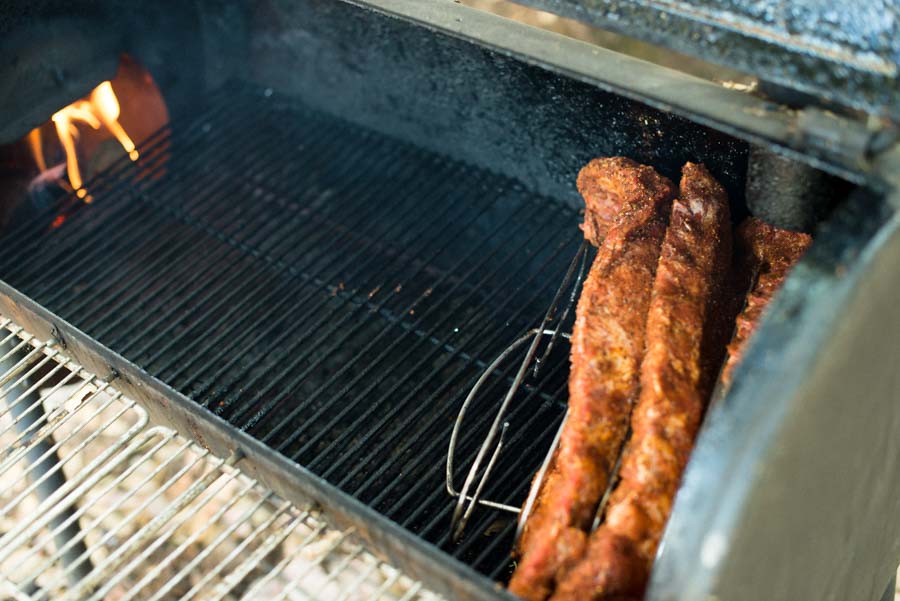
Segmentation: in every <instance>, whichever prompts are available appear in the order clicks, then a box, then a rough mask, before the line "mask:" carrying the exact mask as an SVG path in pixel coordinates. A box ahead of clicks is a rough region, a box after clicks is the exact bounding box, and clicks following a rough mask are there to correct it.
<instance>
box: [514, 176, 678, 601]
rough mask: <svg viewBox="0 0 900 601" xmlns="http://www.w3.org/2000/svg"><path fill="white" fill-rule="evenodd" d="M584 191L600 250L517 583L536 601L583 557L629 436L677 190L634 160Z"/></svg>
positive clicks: (588, 223)
mask: <svg viewBox="0 0 900 601" xmlns="http://www.w3.org/2000/svg"><path fill="white" fill-rule="evenodd" d="M579 189H580V190H581V191H582V193H583V194H584V195H585V201H586V204H587V210H586V215H585V224H584V226H583V227H584V231H585V237H586V238H587V239H588V240H590V241H591V242H593V243H595V244H596V243H600V249H599V252H598V253H597V257H596V258H595V259H594V262H593V264H592V266H591V269H590V273H589V274H588V276H587V279H586V280H585V283H584V288H583V290H582V293H581V298H580V299H579V302H578V306H577V309H576V322H575V327H574V330H573V333H572V351H571V372H570V376H569V413H568V419H567V421H566V425H565V427H564V428H563V432H562V436H561V438H560V446H559V450H558V453H557V456H556V458H555V461H554V466H553V469H552V470H550V471H549V473H548V474H547V476H546V477H545V479H544V484H543V486H542V490H541V492H540V495H539V496H538V501H537V503H536V506H535V508H534V511H533V512H532V514H531V516H530V517H529V519H528V521H527V523H526V525H525V531H524V533H523V536H522V540H521V542H520V545H519V561H518V565H517V568H516V571H515V573H514V574H513V577H512V580H511V581H510V585H509V588H510V590H511V591H512V592H513V593H515V594H517V595H519V596H520V597H523V598H525V599H528V600H530V601H538V600H542V599H545V598H546V597H547V596H548V595H549V594H550V593H552V592H553V588H554V586H555V581H556V577H557V574H558V573H560V572H561V571H565V569H566V566H567V565H568V563H569V562H570V561H571V559H572V558H577V557H579V556H580V555H581V553H582V552H583V545H584V542H585V538H586V534H585V532H586V530H587V529H588V528H589V527H590V525H591V523H592V521H593V519H594V513H595V511H596V507H597V505H598V503H599V501H600V498H601V496H602V495H603V493H604V491H605V489H606V487H607V482H608V479H609V476H610V472H611V471H612V469H613V466H614V463H615V461H616V458H617V455H618V453H619V450H620V448H621V444H622V441H623V438H624V437H625V433H626V431H627V426H628V419H629V415H630V413H631V407H632V403H633V401H634V398H635V397H636V395H637V388H638V374H639V366H640V361H641V357H642V355H643V352H644V333H645V330H646V321H647V311H648V308H649V304H650V294H651V289H652V286H653V280H654V276H655V273H656V266H657V263H658V260H659V250H660V245H661V244H662V240H663V237H664V235H665V230H666V220H667V217H668V214H669V209H670V206H671V199H672V196H673V193H674V188H673V186H672V183H671V182H670V181H669V180H667V179H666V178H664V177H662V176H660V175H658V174H657V173H656V172H655V171H654V170H653V169H651V168H650V167H646V166H642V165H638V164H637V163H635V162H633V161H630V160H628V159H624V158H611V159H599V160H596V161H593V162H592V163H591V164H590V165H589V166H588V167H587V168H586V170H585V171H583V172H582V175H581V176H580V177H579ZM614 208H618V212H617V213H616V216H615V218H614V219H613V220H612V225H611V226H609V227H608V232H606V233H605V235H604V231H605V230H606V224H608V223H609V215H610V213H611V212H612V211H613V210H614Z"/></svg>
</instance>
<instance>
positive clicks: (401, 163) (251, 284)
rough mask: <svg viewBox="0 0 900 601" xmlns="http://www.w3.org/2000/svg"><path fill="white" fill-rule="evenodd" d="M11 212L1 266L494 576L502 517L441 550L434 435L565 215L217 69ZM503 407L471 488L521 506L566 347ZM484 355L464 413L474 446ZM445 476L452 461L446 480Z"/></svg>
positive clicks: (536, 311) (560, 388) (547, 296)
mask: <svg viewBox="0 0 900 601" xmlns="http://www.w3.org/2000/svg"><path fill="white" fill-rule="evenodd" d="M209 104H210V106H209V108H208V110H206V111H205V112H203V113H202V114H200V115H199V116H197V117H196V119H194V120H193V121H192V122H191V123H175V124H173V125H172V127H171V128H170V129H169V130H166V131H164V132H160V133H158V134H157V135H156V136H154V137H153V138H152V139H150V140H149V141H148V142H147V143H146V144H144V148H142V150H141V159H140V161H138V162H137V163H135V164H131V163H128V162H123V163H120V164H117V165H115V166H113V167H112V168H110V169H108V170H107V171H106V172H105V173H103V174H101V175H100V176H99V177H97V178H96V179H95V180H94V181H93V182H91V183H89V184H88V189H89V190H90V194H91V197H92V198H93V202H91V203H90V204H84V203H82V202H80V201H78V200H77V199H75V198H74V197H63V198H61V199H60V200H59V201H58V202H57V203H56V204H55V205H54V206H53V207H52V209H51V210H45V211H40V212H37V213H36V214H35V215H32V216H30V217H29V218H28V219H27V220H25V221H24V222H23V223H22V224H20V225H19V226H17V227H16V228H14V229H13V230H12V231H11V232H10V233H9V234H8V235H7V236H6V239H5V244H4V250H3V252H2V255H0V277H2V278H3V279H4V281H6V282H7V283H9V284H10V285H12V286H14V287H16V288H17V289H19V290H20V291H22V292H23V293H24V294H26V295H28V296H30V297H31V298H33V299H34V300H36V301H37V302H39V303H40V304H42V305H43V306H45V307H47V308H48V309H49V310H51V311H53V312H54V313H56V314H57V315H59V316H60V317H62V318H63V319H66V320H67V321H69V322H70V323H72V324H73V325H75V326H76V327H78V328H80V329H82V330H83V331H85V332H86V333H87V334H89V335H91V336H92V337H94V338H95V339H97V340H98V341H99V342H101V343H103V344H105V345H106V346H108V347H109V348H111V349H112V350H114V351H116V352H119V353H121V354H122V355H124V356H125V357H126V358H128V359H130V360H131V361H133V362H135V363H136V364H138V365H140V366H141V367H143V368H144V369H146V370H147V371H148V372H149V373H150V374H152V375H154V376H156V377H158V378H159V379H161V380H162V381H164V382H166V383H168V384H169V385H171V386H173V387H174V388H176V389H178V390H180V391H182V392H183V393H184V394H186V395H187V396H189V397H190V398H191V399H193V400H194V401H196V402H197V403H199V404H201V405H203V406H204V407H206V408H208V409H209V410H210V411H213V412H214V413H216V414H217V415H219V416H221V417H223V418H224V419H226V420H228V421H229V422H230V423H231V424H233V425H234V426H236V427H238V428H241V429H243V430H245V431H247V432H249V433H250V434H252V435H253V436H254V437H256V438H258V439H259V440H261V441H263V442H265V443H266V444H267V445H269V446H270V447H272V448H274V449H277V450H278V451H280V452H281V453H283V454H284V455H286V456H287V457H290V458H291V459H293V460H294V461H296V462H298V463H300V464H301V465H304V466H306V467H308V468H309V469H310V470H312V471H313V472H314V473H316V474H318V475H320V476H321V477H323V478H325V479H327V480H328V481H330V482H332V483H334V484H336V485H337V486H339V487H340V488H341V489H343V490H345V491H347V492H348V493H350V494H352V495H353V496H355V497H357V498H358V499H360V500H362V501H363V502H365V503H366V504H368V505H370V506H371V507H373V508H375V509H376V510H377V511H379V512H381V513H383V514H384V515H386V516H387V517H389V518H391V519H392V520H394V521H396V522H398V523H399V524H401V525H402V526H404V527H406V528H408V529H410V530H411V531H413V532H415V533H417V534H418V535H419V536H421V537H423V538H424V539H426V540H428V541H430V542H432V543H434V544H436V545H439V546H441V547H442V548H444V549H446V550H447V551H449V552H451V553H452V554H453V555H454V556H456V557H458V558H460V559H462V560H463V561H465V562H466V563H469V564H470V565H472V566H474V567H475V568H476V569H477V570H479V571H481V572H483V573H485V574H487V575H489V576H491V577H493V578H503V577H505V575H506V571H507V569H508V551H509V547H510V542H511V538H512V534H513V531H514V529H515V523H514V517H513V516H511V515H510V514H503V513H492V512H487V511H485V512H480V513H479V515H478V517H477V519H476V520H475V521H473V522H472V523H471V524H470V526H469V533H470V534H469V536H468V537H467V539H465V540H464V541H462V542H461V543H460V544H458V545H451V544H450V542H449V539H450V536H449V534H450V533H449V518H450V507H451V504H452V500H451V499H450V498H449V497H448V496H447V493H446V491H445V488H444V475H443V467H444V459H445V453H446V449H447V442H448V437H449V433H450V428H451V426H452V421H453V419H454V417H455V416H456V413H457V411H458V410H459V406H460V404H461V403H462V401H463V399H464V398H465V395H466V393H467V391H468V389H469V388H470V387H471V386H472V384H473V382H474V381H475V379H477V377H478V376H479V375H480V372H481V371H482V370H483V369H484V368H485V366H486V365H487V363H489V362H490V361H491V360H492V359H493V358H494V357H495V356H496V355H497V354H498V353H500V351H501V350H502V349H503V348H504V347H506V346H507V345H508V344H509V343H510V342H511V341H513V340H515V339H516V338H518V337H519V336H520V335H522V334H523V333H524V332H525V331H527V330H528V329H529V328H531V327H534V326H535V325H536V324H537V323H538V322H539V321H540V318H541V316H542V315H543V312H544V311H545V309H546V307H547V305H548V303H549V302H550V300H551V298H552V296H553V293H554V291H555V288H556V286H557V285H558V283H559V279H560V277H561V274H562V273H563V272H564V271H565V268H566V265H567V264H568V263H569V261H570V259H571V257H572V256H573V255H574V253H575V252H576V250H577V249H578V247H579V244H580V243H581V239H582V236H581V233H580V231H579V230H578V228H577V223H578V221H579V217H578V214H577V212H576V211H574V210H572V209H571V208H568V207H566V206H564V205H562V204H560V203H557V202H555V201H553V200H552V199H548V198H545V197H540V196H537V195H535V194H532V193H530V192H529V191H527V190H525V189H524V188H523V187H522V186H521V185H519V184H517V183H516V182H514V181H511V180H509V179H507V178H504V177H502V176H499V175H496V174H493V173H489V172H486V171H483V170H480V169H478V168H475V167H472V166H469V165H466V164H463V163H460V162H456V161H453V160H449V159H447V158H446V157H442V156H438V155H435V154H432V153H429V152H426V151H423V150H421V149H419V148H416V147H414V146H410V145H407V144H405V143H402V142H399V141H397V140H393V139H390V138H387V137H384V136H382V135H380V134H376V133H373V132H370V131H367V130H363V129H360V128H358V127H356V126H354V125H351V124H348V123H346V122H342V121H339V120H337V119H335V118H332V117H330V116H327V115H325V114H322V113H319V112H314V111H312V110H310V109H308V108H305V107H303V106H301V105H298V104H296V103H294V102H293V101H289V100H285V99H282V98H279V97H278V96H277V95H273V94H272V93H271V92H270V91H260V90H252V89H247V88H243V87H240V86H236V85H230V86H228V87H227V88H225V89H224V90H222V91H220V92H219V93H218V94H217V95H216V96H214V97H213V98H212V99H211V100H210V103H209ZM560 346H561V347H563V348H561V349H559V350H558V352H556V353H555V355H554V356H553V357H552V358H551V362H550V363H549V364H548V365H547V367H546V369H545V370H544V374H543V375H542V376H541V378H540V380H539V381H535V382H529V383H528V385H527V386H526V387H525V388H524V389H523V391H522V393H521V399H519V400H518V401H517V402H516V404H515V406H514V409H513V411H512V413H511V416H510V420H511V421H513V422H514V426H513V427H512V428H511V429H510V434H509V436H508V439H507V440H505V442H504V444H505V448H506V450H505V451H504V453H503V455H502V458H501V460H500V463H499V464H498V465H497V466H496V467H495V471H494V476H492V479H491V484H490V486H489V487H488V489H486V490H485V491H484V497H485V498H490V499H492V500H496V501H500V502H507V503H511V504H519V503H521V502H522V500H523V499H524V497H525V494H526V492H527V486H528V476H527V474H530V473H533V471H534V470H535V469H536V468H537V466H538V464H539V463H540V460H541V456H542V453H543V450H544V449H546V448H547V446H548V445H549V443H550V440H551V439H552V437H553V434H554V432H555V431H556V429H557V426H558V424H559V420H560V419H561V417H562V411H563V403H564V400H565V391H566V379H567V369H568V361H567V349H566V348H565V345H560ZM514 363H515V361H511V362H510V363H509V364H508V365H506V366H504V367H503V368H502V370H501V371H498V373H497V374H496V377H495V378H494V379H493V382H492V384H491V385H490V386H488V387H486V390H485V391H484V393H483V400H482V401H478V402H476V403H475V404H474V405H473V407H472V408H471V410H470V412H469V414H468V416H467V421H469V422H470V423H471V424H473V426H472V427H469V428H467V430H466V432H465V434H464V436H463V437H462V438H461V440H460V444H459V447H458V449H459V450H458V465H461V466H465V465H467V464H468V463H469V461H470V460H471V456H472V455H473V454H474V453H475V452H476V451H477V445H478V444H479V442H480V440H481V437H483V433H484V430H483V428H486V427H487V425H488V423H489V422H490V419H491V416H492V409H493V407H494V406H495V401H496V397H497V396H498V395H502V394H503V391H504V390H505V389H506V387H507V386H508V382H509V379H510V377H511V375H512V373H513V371H514V369H515V365H514ZM462 476H463V475H462V474H458V477H459V478H462Z"/></svg>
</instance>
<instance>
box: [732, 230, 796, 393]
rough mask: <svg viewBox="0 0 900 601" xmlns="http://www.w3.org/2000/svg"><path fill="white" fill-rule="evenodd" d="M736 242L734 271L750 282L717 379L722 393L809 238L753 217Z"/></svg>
mask: <svg viewBox="0 0 900 601" xmlns="http://www.w3.org/2000/svg"><path fill="white" fill-rule="evenodd" d="M736 238H737V240H736V242H737V244H736V246H737V253H738V256H739V257H740V263H741V265H740V266H739V268H738V271H739V272H740V273H741V274H743V280H744V282H751V283H752V285H750V290H749V292H747V295H746V299H745V302H744V309H743V310H742V311H741V313H740V315H738V317H737V320H736V321H735V329H734V336H733V338H732V339H731V342H730V343H729V345H728V359H727V360H726V362H725V367H723V368H722V375H721V377H720V386H721V387H722V389H723V390H725V389H727V388H728V387H729V386H730V385H731V379H732V377H733V375H734V369H735V367H736V366H737V365H738V363H740V361H741V358H742V357H743V354H744V351H745V349H746V345H747V341H748V340H749V339H750V337H751V335H752V334H753V332H754V331H755V330H756V326H757V324H758V323H759V320H760V317H761V316H762V314H763V312H764V311H765V309H766V306H768V304H769V301H771V300H772V297H773V296H775V293H776V292H777V291H778V289H779V288H781V285H782V284H783V283H784V280H785V278H787V275H788V272H790V270H791V268H792V267H793V266H794V264H795V263H797V261H798V260H799V259H800V257H801V256H803V253H804V252H806V249H807V248H809V245H810V244H811V243H812V238H811V237H810V236H809V234H804V233H801V232H792V231H790V230H784V229H780V228H777V227H775V226H772V225H769V224H767V223H765V222H763V221H761V220H759V219H757V218H755V217H751V218H749V219H747V220H746V221H744V222H743V223H742V224H741V225H740V227H739V228H738V230H737V233H736ZM745 289H746V288H745Z"/></svg>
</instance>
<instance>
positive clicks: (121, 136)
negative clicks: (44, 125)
mask: <svg viewBox="0 0 900 601" xmlns="http://www.w3.org/2000/svg"><path fill="white" fill-rule="evenodd" d="M51 120H52V121H53V125H54V126H55V127H56V133H57V135H58V136H59V141H60V144H62V147H63V150H64V151H65V153H66V171H67V172H68V175H69V183H70V184H71V185H72V189H73V190H75V194H76V195H77V196H78V198H81V199H83V200H84V201H85V202H90V201H91V200H92V199H91V196H89V195H88V193H87V190H85V189H84V188H83V187H82V186H83V182H82V179H81V169H80V168H79V166H78V153H77V152H76V147H75V141H76V140H77V139H78V137H79V133H78V128H77V127H76V124H77V123H84V124H87V125H89V126H90V127H91V128H93V129H100V128H101V127H104V128H106V129H107V130H108V131H109V132H110V133H111V134H112V135H113V136H114V137H115V138H116V140H118V141H119V144H121V145H122V148H124V149H125V152H127V153H128V157H129V158H130V159H131V160H132V161H136V160H137V159H138V151H137V150H136V149H135V147H134V142H133V141H132V140H131V138H130V137H129V136H128V134H127V133H125V130H124V129H123V128H122V126H121V125H120V124H119V99H118V98H116V93H115V92H114V91H113V88H112V84H111V83H110V82H109V81H104V82H103V83H101V84H100V85H99V86H97V87H96V88H94V90H93V91H92V92H91V93H90V96H88V98H86V99H83V100H76V101H75V102H73V103H72V104H70V105H69V106H67V107H65V108H63V109H60V110H59V111H57V112H56V113H54V114H53V117H51ZM28 144H29V146H30V147H31V150H32V152H33V153H34V159H35V162H36V163H37V165H38V168H39V169H40V170H41V171H46V169H47V164H46V161H45V160H44V152H43V146H42V140H41V132H40V129H37V128H36V129H34V130H32V131H31V133H30V134H29V135H28Z"/></svg>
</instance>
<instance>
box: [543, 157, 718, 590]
mask: <svg viewBox="0 0 900 601" xmlns="http://www.w3.org/2000/svg"><path fill="white" fill-rule="evenodd" d="M730 262H731V223H730V214H729V209H728V199H727V197H726V194H725V191H724V189H723V188H722V187H721V186H720V185H719V184H718V182H716V181H715V180H714V179H713V178H712V176H711V175H710V174H709V173H708V172H707V171H706V169H705V168H704V167H703V166H702V165H695V164H692V163H688V164H686V165H685V166H684V169H683V174H682V180H681V186H680V199H678V200H676V201H675V202H674V203H673V207H672V215H671V219H670V222H669V227H668V230H667V232H666V237H665V240H664V242H663V244H662V251H661V254H660V259H659V266H658V268H657V270H656V277H655V281H654V284H653V293H652V298H651V300H650V308H649V314H648V317H647V326H646V352H645V355H644V359H643V361H642V362H641V366H640V386H641V392H640V396H639V398H638V401H637V404H636V405H635V408H634V412H633V414H632V416H631V426H632V436H631V439H630V440H629V441H628V443H627V445H626V449H625V455H624V458H623V462H622V467H621V470H620V478H621V479H620V481H619V483H618V484H617V486H616V488H615V490H614V492H613V494H612V496H611V497H610V501H609V504H608V506H607V508H606V516H605V522H604V523H603V524H602V525H601V526H600V528H598V529H597V530H596V531H595V532H594V533H593V534H592V535H591V536H590V539H589V541H588V543H587V549H586V551H585V555H584V557H583V558H582V559H581V561H580V562H578V563H577V564H576V565H575V566H574V567H573V568H572V569H571V570H570V572H569V573H568V574H567V575H565V576H564V577H563V578H562V580H561V581H560V582H559V584H558V587H557V590H556V593H555V595H554V596H553V599H554V601H563V600H565V601H570V600H576V599H579V600H580V599H603V600H606V601H611V600H617V601H619V600H625V599H629V600H630V599H640V598H641V596H642V595H643V591H644V588H645V586H646V582H647V579H648V576H649V573H650V566H651V565H652V562H653V557H654V555H655V553H656V548H657V545H658V543H659V539H660V536H661V535H662V532H663V529H664V527H665V523H666V520H667V519H668V516H669V512H670V510H671V507H672V502H673V499H674V497H675V493H676V491H677V489H678V485H679V482H680V480H681V475H682V472H683V471H684V468H685V466H686V464H687V461H688V456H689V454H690V451H691V448H692V446H693V442H694V437H695V435H696V433H697V430H698V428H699V426H700V421H701V418H702V415H703V410H704V407H705V404H706V399H707V398H708V395H709V391H710V390H709V389H710V387H711V383H712V380H713V378H714V377H715V376H714V375H712V374H711V373H710V372H711V371H712V370H711V369H710V368H709V363H708V362H707V361H705V360H704V357H703V356H702V355H703V348H704V346H703V340H704V336H705V330H706V329H707V328H708V327H710V326H709V325H708V323H709V319H708V318H709V314H710V312H711V310H712V309H711V308H712V307H715V305H716V304H717V303H718V300H719V298H720V297H721V295H722V294H723V293H724V290H723V288H724V280H725V276H726V273H727V271H728V266H729V264H730ZM723 345H724V341H723ZM604 482H605V480H604Z"/></svg>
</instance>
